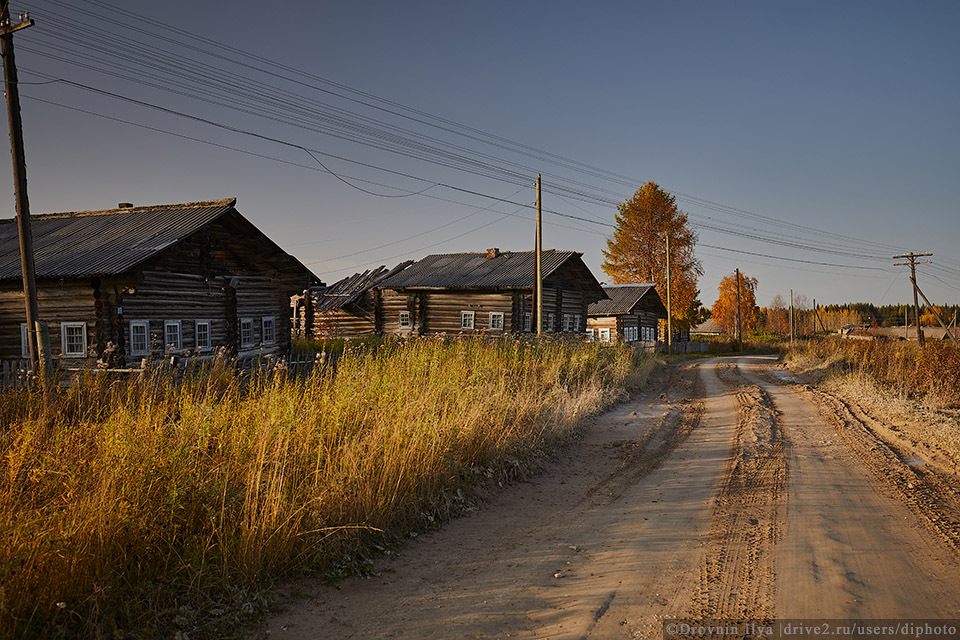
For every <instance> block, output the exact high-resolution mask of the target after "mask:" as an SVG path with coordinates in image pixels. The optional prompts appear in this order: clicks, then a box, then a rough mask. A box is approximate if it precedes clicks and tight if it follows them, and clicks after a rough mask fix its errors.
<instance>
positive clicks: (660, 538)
mask: <svg viewBox="0 0 960 640" xmlns="http://www.w3.org/2000/svg"><path fill="white" fill-rule="evenodd" d="M774 362H775V361H774V360H773V359H772V358H764V357H743V358H735V359H734V358H731V359H720V358H718V359H712V360H705V361H700V362H697V363H692V364H686V365H682V366H679V367H672V368H670V369H669V370H668V371H667V372H664V373H662V374H660V377H659V378H657V379H655V380H653V381H652V383H651V384H650V385H649V387H648V390H647V391H646V392H645V393H642V394H640V395H638V396H636V397H635V398H633V399H632V400H631V401H629V402H627V403H625V404H623V405H620V406H619V407H617V408H616V409H614V410H613V411H610V412H608V413H606V414H604V415H603V416H600V417H599V418H597V419H596V420H595V422H594V424H593V425H592V426H591V427H590V428H589V429H587V431H586V432H585V434H584V437H583V438H582V439H581V440H580V441H578V442H577V443H576V444H575V445H573V446H571V447H570V448H569V449H567V450H566V451H565V452H564V453H563V454H562V456H561V458H560V459H559V460H557V462H556V463H555V464H552V465H551V466H550V468H549V469H547V470H546V471H545V472H544V473H542V474H540V475H538V476H537V477H536V478H533V479H532V480H530V481H528V482H523V483H517V484H514V485H511V486H508V487H506V488H505V489H504V490H503V491H501V492H500V493H498V494H497V495H496V496H494V497H493V498H491V499H489V500H488V501H487V502H486V503H485V504H484V505H483V507H482V508H481V509H479V510H478V511H476V512H474V513H472V514H471V515H469V516H467V517H463V518H460V519H457V520H455V521H453V522H451V523H449V524H448V525H447V526H445V527H444V528H443V529H442V530H440V531H437V532H435V533H432V534H429V535H422V536H420V537H419V538H417V539H416V540H415V541H412V542H411V543H410V544H409V545H408V546H407V547H406V548H405V549H404V550H403V552H402V553H401V554H400V555H399V557H395V558H384V559H383V560H381V561H379V562H378V566H377V570H378V572H379V574H380V575H379V577H372V578H351V579H347V580H344V581H342V582H341V583H340V584H339V585H338V586H337V587H327V586H323V585H321V584H318V583H309V582H304V583H301V584H298V585H296V587H297V590H298V591H300V592H302V593H306V594H308V597H307V598H300V599H298V600H294V601H291V603H290V604H289V606H288V608H287V610H286V611H285V612H284V613H282V614H280V615H278V616H277V617H275V618H274V619H272V620H270V621H269V624H268V628H267V629H266V634H267V635H268V637H271V638H281V639H283V640H288V639H289V640H298V639H307V638H309V639H314V638H331V639H332V638H345V639H348V638H364V639H367V638H411V639H414V638H416V639H432V638H434V639H441V638H443V639H446V638H530V639H532V638H551V639H558V640H559V639H566V638H571V639H581V638H603V639H607V638H611V639H613V638H659V637H660V636H661V625H662V622H663V621H664V620H665V619H668V620H669V619H671V618H698V619H706V618H726V619H755V620H756V619H769V618H812V617H828V618H837V619H865V618H887V619H889V618H923V617H932V618H960V552H958V549H960V525H958V523H960V507H958V503H960V499H958V489H960V485H958V483H957V475H956V473H955V470H952V469H943V468H941V467H939V466H938V465H937V464H936V462H937V461H936V460H932V459H931V460H927V459H923V458H918V457H917V454H916V451H915V448H914V449H911V448H910V447H908V446H906V445H907V444H909V443H900V442H898V441H897V438H896V432H895V431H889V430H886V429H884V428H883V425H882V422H880V421H877V420H876V419H875V418H872V417H870V416H868V415H867V414H866V413H865V412H864V411H863V410H862V409H861V408H859V407H856V406H852V405H850V404H849V403H844V402H843V401H841V400H839V399H837V398H834V397H832V396H829V395H827V394H823V393H821V392H818V391H815V390H813V389H811V388H809V387H807V386H806V385H804V384H801V383H799V382H798V381H797V380H794V379H792V378H791V377H790V376H789V375H788V374H784V372H782V371H779V370H776V369H773V368H772V366H773V364H774ZM901 445H903V446H901ZM259 635H261V636H262V635H263V632H261V634H259Z"/></svg>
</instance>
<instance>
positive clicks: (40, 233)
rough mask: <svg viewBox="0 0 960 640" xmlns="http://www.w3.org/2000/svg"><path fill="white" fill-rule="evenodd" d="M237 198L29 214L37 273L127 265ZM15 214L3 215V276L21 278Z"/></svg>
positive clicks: (105, 271)
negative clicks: (13, 218) (6, 216)
mask: <svg viewBox="0 0 960 640" xmlns="http://www.w3.org/2000/svg"><path fill="white" fill-rule="evenodd" d="M236 202H237V200H236V198H228V199H224V200H208V201H204V202H187V203H184V204H169V205H157V206H150V207H130V208H125V209H108V210H103V211H78V212H72V213H49V214H40V215H31V216H30V227H31V232H32V236H33V252H34V260H35V263H36V274H37V277H38V278H65V277H79V276H101V275H114V274H119V273H123V272H125V271H127V270H128V269H130V268H132V267H134V266H136V265H138V264H140V263H141V262H143V261H144V260H146V259H148V258H150V257H152V256H154V255H156V254H157V253H159V252H161V251H163V250H164V249H166V248H167V247H169V246H171V245H173V244H176V243H177V242H179V241H180V240H183V239H184V238H186V237H188V236H190V235H191V234H193V233H195V232H197V231H198V230H200V229H201V228H203V227H204V226H205V225H207V224H209V223H211V222H213V221H214V220H216V219H217V218H219V217H220V216H222V215H223V214H225V213H226V212H228V211H230V210H232V209H233V208H234V205H235V204H236ZM20 277H21V276H20V244H19V237H18V234H17V224H16V220H12V219H11V220H0V280H8V279H13V278H16V279H19V278H20Z"/></svg>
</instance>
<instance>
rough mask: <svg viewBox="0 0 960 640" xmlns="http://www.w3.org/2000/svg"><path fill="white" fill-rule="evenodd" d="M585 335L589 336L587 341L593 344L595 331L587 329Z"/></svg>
mask: <svg viewBox="0 0 960 640" xmlns="http://www.w3.org/2000/svg"><path fill="white" fill-rule="evenodd" d="M583 333H584V335H586V336H587V340H589V341H590V342H593V329H586V330H584V332H583Z"/></svg>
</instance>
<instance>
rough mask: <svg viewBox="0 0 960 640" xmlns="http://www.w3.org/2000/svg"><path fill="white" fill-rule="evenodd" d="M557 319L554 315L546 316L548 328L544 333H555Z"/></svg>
mask: <svg viewBox="0 0 960 640" xmlns="http://www.w3.org/2000/svg"><path fill="white" fill-rule="evenodd" d="M555 318H556V315H555V314H552V313H548V314H547V315H546V316H544V320H546V321H547V326H546V327H545V328H544V331H546V332H547V333H553V327H554V323H553V321H554V319H555Z"/></svg>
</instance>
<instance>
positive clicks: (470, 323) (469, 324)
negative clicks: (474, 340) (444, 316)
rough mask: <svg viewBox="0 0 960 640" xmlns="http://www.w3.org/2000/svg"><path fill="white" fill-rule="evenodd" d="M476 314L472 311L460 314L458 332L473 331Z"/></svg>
mask: <svg viewBox="0 0 960 640" xmlns="http://www.w3.org/2000/svg"><path fill="white" fill-rule="evenodd" d="M476 321H477V314H476V312H474V311H461V312H460V330H461V331H465V330H473V328H474V327H475V326H476Z"/></svg>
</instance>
